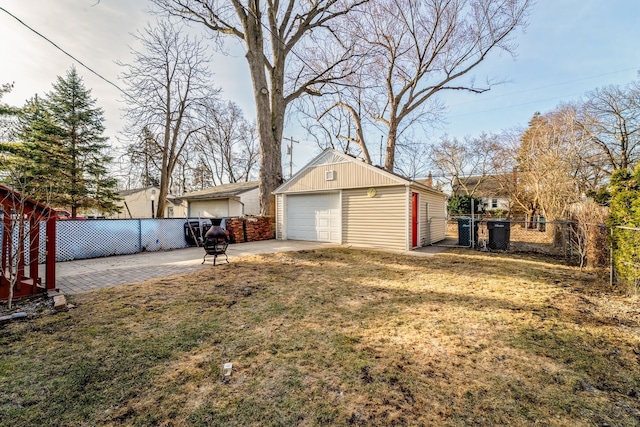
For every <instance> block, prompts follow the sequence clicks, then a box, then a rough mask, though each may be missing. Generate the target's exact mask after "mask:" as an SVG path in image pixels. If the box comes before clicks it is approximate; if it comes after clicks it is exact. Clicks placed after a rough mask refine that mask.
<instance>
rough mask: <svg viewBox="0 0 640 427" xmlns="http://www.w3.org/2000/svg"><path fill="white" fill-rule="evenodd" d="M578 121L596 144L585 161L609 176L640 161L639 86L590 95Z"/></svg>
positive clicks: (608, 88)
mask: <svg viewBox="0 0 640 427" xmlns="http://www.w3.org/2000/svg"><path fill="white" fill-rule="evenodd" d="M580 113H581V114H580V115H579V116H578V117H577V118H576V121H577V124H578V125H579V131H580V132H583V133H584V135H585V137H586V138H588V139H589V141H590V142H591V143H592V144H593V148H594V149H593V150H591V151H590V153H589V154H590V156H588V157H586V158H585V160H586V161H588V162H589V163H590V164H591V165H593V166H596V167H598V168H599V169H600V170H601V171H603V172H605V173H606V175H611V174H612V173H613V171H615V170H616V169H627V168H629V167H633V166H635V165H636V164H637V162H638V160H640V84H639V83H638V82H634V83H631V84H629V85H628V86H626V87H619V86H607V87H603V88H599V89H596V90H594V91H593V92H590V93H588V94H587V96H586V100H585V102H584V103H582V109H581V110H580Z"/></svg>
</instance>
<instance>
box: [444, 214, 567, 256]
mask: <svg viewBox="0 0 640 427" xmlns="http://www.w3.org/2000/svg"><path fill="white" fill-rule="evenodd" d="M445 221H446V238H445V240H443V241H441V242H437V243H435V245H436V246H450V247H467V248H475V249H479V250H483V251H505V252H528V253H541V254H546V255H552V256H560V257H564V258H567V259H572V258H574V257H575V256H576V255H577V254H576V247H575V242H574V240H575V239H574V238H573V227H575V223H574V222H572V221H551V222H547V221H525V220H504V219H494V218H474V219H472V218H470V217H448V218H446V220H445Z"/></svg>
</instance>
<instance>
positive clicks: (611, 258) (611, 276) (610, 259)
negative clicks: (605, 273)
mask: <svg viewBox="0 0 640 427" xmlns="http://www.w3.org/2000/svg"><path fill="white" fill-rule="evenodd" d="M614 228H615V227H613V226H612V227H611V232H610V233H611V238H610V239H609V286H611V287H612V288H613V229H614Z"/></svg>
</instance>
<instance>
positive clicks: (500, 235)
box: [487, 219, 511, 251]
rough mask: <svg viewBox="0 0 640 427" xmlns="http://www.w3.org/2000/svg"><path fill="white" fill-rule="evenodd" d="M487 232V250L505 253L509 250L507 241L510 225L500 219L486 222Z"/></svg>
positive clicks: (509, 235) (509, 234)
mask: <svg viewBox="0 0 640 427" xmlns="http://www.w3.org/2000/svg"><path fill="white" fill-rule="evenodd" d="M487 229H488V230H489V249H498V250H502V251H506V250H507V249H509V239H510V237H511V223H510V222H509V221H504V220H500V219H491V220H488V221H487Z"/></svg>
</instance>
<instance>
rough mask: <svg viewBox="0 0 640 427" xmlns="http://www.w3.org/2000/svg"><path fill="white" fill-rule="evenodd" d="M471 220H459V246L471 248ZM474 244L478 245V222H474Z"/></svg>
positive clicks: (463, 218) (464, 218)
mask: <svg viewBox="0 0 640 427" xmlns="http://www.w3.org/2000/svg"><path fill="white" fill-rule="evenodd" d="M471 221H472V220H471V218H468V217H461V218H458V245H460V246H465V247H471ZM473 242H474V244H477V243H478V221H477V220H476V221H473Z"/></svg>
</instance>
